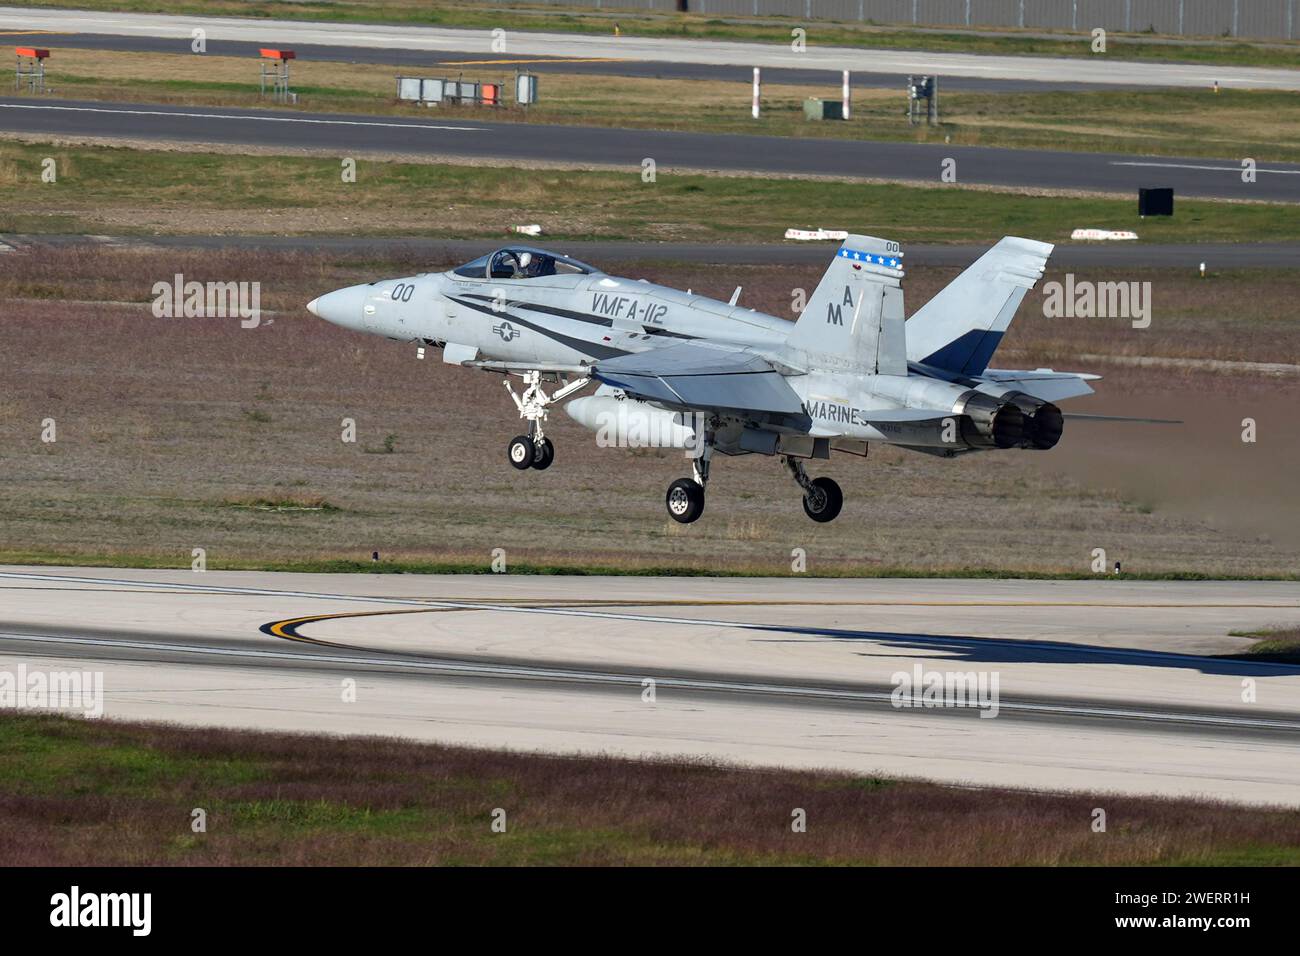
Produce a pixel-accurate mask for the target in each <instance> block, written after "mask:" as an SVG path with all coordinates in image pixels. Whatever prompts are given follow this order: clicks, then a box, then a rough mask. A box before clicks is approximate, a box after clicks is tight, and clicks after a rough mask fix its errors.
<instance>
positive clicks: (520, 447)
mask: <svg viewBox="0 0 1300 956" xmlns="http://www.w3.org/2000/svg"><path fill="white" fill-rule="evenodd" d="M520 377H521V378H522V379H523V380H524V382H525V383H526V384H527V386H528V387H527V388H525V389H524V393H523V394H522V395H518V394H516V393H515V390H514V388H513V387H511V385H510V379H506V380H505V386H506V391H507V392H509V393H510V397H511V398H513V399H514V400H515V405H516V406H517V407H518V408H519V417H520V418H523V419H526V420H527V421H528V434H527V435H516V436H515V437H514V438H512V439H510V444H509V445H508V446H507V448H506V457H507V458H508V459H509V461H510V464H511V465H513V466H514V467H516V468H518V469H519V470H520V471H524V470H526V469H528V468H536V469H537V470H538V471H545V470H546V469H547V468H550V467H551V462H553V461H555V445H554V443H553V442H552V441H551V440H550V439H549V438H547V437H546V435H545V434H544V433H543V431H542V422H544V421H546V406H547V405H550V404H552V403H554V402H558V401H560V399H562V398H567V397H568V396H570V395H572V394H573V393H574V392H576V391H577V390H578V389H580V388H582V386H584V385H586V384H587V382H589V381H590V379H586V378H580V379H577V380H575V381H572V382H570V383H569V384H568V385H565V386H564V387H562V388H560V389H559V390H558V391H557V392H556V393H555V394H554V395H547V394H546V392H545V391H544V390H543V389H542V373H541V372H524V373H523V374H522V375H521V376H520Z"/></svg>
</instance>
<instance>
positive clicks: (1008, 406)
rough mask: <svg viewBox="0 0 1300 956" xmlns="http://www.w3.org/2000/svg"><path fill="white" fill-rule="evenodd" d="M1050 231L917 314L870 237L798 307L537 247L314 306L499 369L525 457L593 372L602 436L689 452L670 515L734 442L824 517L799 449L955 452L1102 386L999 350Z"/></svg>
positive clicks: (1046, 435)
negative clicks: (774, 305)
mask: <svg viewBox="0 0 1300 956" xmlns="http://www.w3.org/2000/svg"><path fill="white" fill-rule="evenodd" d="M1052 248H1053V247H1052V246H1051V245H1050V244H1048V243H1043V242H1035V241H1033V240H1030V239H1018V238H1014V237H1007V238H1005V239H1003V240H1001V241H1000V242H998V243H997V245H995V246H994V247H993V248H992V249H990V250H989V251H988V252H986V253H985V254H984V255H983V256H981V257H980V258H979V260H977V261H976V262H975V263H974V264H973V265H972V266H970V268H968V269H967V270H966V271H964V272H963V273H961V275H959V276H958V277H957V278H956V279H955V280H953V282H952V283H951V284H950V285H948V286H947V287H946V288H944V289H943V290H942V291H940V292H939V294H938V295H937V296H935V297H934V298H933V299H931V300H930V301H929V302H927V303H926V304H925V306H924V307H922V308H921V309H919V310H918V311H917V312H916V313H915V314H914V315H912V317H911V318H910V319H905V317H904V310H903V289H902V279H903V276H904V272H903V256H904V253H903V251H902V250H901V249H900V248H899V245H898V243H896V242H891V241H889V240H885V239H877V238H874V237H871V236H859V235H851V236H849V237H848V238H847V239H846V240H845V241H844V243H843V244H842V245H841V246H840V247H839V249H838V250H837V251H836V253H835V256H834V258H833V259H832V260H831V263H830V266H829V268H828V269H827V270H826V273H825V275H824V276H823V277H822V279H821V282H820V283H819V284H818V286H817V288H816V290H815V291H814V292H813V294H812V296H811V297H810V298H809V299H808V301H807V304H806V306H805V307H804V309H803V311H802V313H801V314H800V315H799V318H798V320H797V321H795V322H793V323H792V322H789V321H788V320H786V319H783V318H780V317H779V316H775V315H766V314H764V313H762V312H758V311H755V310H753V309H748V308H745V307H743V306H741V305H740V304H739V297H740V293H741V290H740V289H737V290H736V293H735V294H734V295H733V296H732V297H731V300H730V301H728V302H722V301H719V300H715V299H710V298H707V297H705V296H701V295H694V294H692V293H691V291H690V290H687V291H685V292H682V291H679V290H677V289H671V288H668V287H665V286H660V285H655V284H653V283H650V282H647V281H645V280H644V279H641V280H634V279H627V278H619V277H617V276H610V275H606V274H605V273H603V272H601V271H600V270H599V269H596V268H594V267H593V266H590V265H587V264H586V263H583V262H579V261H578V260H576V259H573V258H570V257H569V256H565V255H561V254H558V253H555V252H548V251H546V250H544V249H537V248H532V247H526V246H510V247H507V248H503V249H499V250H497V251H496V252H493V253H490V254H488V255H485V256H482V257H480V258H478V259H475V260H474V261H472V262H469V263H466V264H465V265H463V266H460V267H459V268H456V269H452V270H450V271H448V272H443V273H426V274H420V275H416V276H409V277H406V278H400V279H387V280H383V281H378V282H371V283H368V284H365V285H356V286H351V287H349V288H346V289H339V290H338V291H335V292H330V293H328V294H326V295H322V296H321V297H319V298H317V299H313V300H312V301H311V302H310V303H308V305H307V308H308V309H309V310H310V311H311V312H312V313H313V314H315V315H317V316H319V317H320V318H322V319H326V320H328V321H330V322H333V323H335V324H337V325H341V326H344V327H346V328H350V329H356V330H358V331H364V332H372V333H375V334H377V335H382V336H386V337H388V338H391V339H396V340H399V341H403V342H415V343H419V344H420V346H421V347H433V348H440V349H441V350H442V357H443V360H444V361H445V362H448V363H450V364H452V365H459V366H463V367H466V368H476V369H486V370H488V371H492V372H496V373H504V374H505V376H506V378H505V387H506V390H507V391H508V392H509V393H510V396H511V397H512V398H513V400H514V403H515V405H516V407H517V409H518V412H519V417H520V418H521V419H523V420H524V421H526V422H527V433H526V434H522V435H519V436H517V437H515V438H514V439H512V440H511V441H510V443H509V445H508V447H507V459H508V460H509V462H510V464H511V465H512V466H514V467H515V468H519V469H529V468H532V469H539V470H541V469H546V468H549V467H550V466H551V464H552V462H553V461H554V460H555V447H554V444H553V443H552V441H551V439H550V438H548V437H547V436H546V433H545V423H546V420H547V415H548V411H549V409H550V407H551V406H553V405H555V404H556V403H557V402H560V401H562V400H564V399H565V398H568V397H569V396H572V395H574V394H575V393H576V392H578V391H579V390H580V389H582V388H583V387H585V386H587V385H588V384H590V383H592V382H593V381H594V382H595V383H597V385H598V387H597V388H596V389H595V392H594V394H592V395H588V396H585V397H582V398H576V399H574V400H573V401H570V402H569V403H568V405H567V406H566V411H567V412H568V413H569V414H570V415H571V416H572V417H573V418H574V419H575V420H576V421H578V422H580V423H581V424H583V425H584V426H586V427H588V428H591V429H593V430H595V431H596V432H597V437H598V441H600V443H601V444H609V445H617V446H629V445H632V446H634V445H637V444H642V445H647V444H648V445H657V446H661V447H677V448H682V449H686V450H687V452H688V456H687V457H689V459H690V462H691V475H690V477H683V478H680V479H678V480H676V481H674V482H673V483H672V484H671V485H670V486H669V487H668V491H667V494H666V495H665V505H666V507H667V509H668V514H669V515H671V516H672V518H673V519H674V520H676V521H679V522H682V523H689V522H692V521H695V520H696V519H698V518H699V517H700V515H701V514H702V513H703V511H704V501H705V488H706V487H707V486H708V482H709V476H710V465H711V463H712V461H713V458H714V456H715V454H719V453H720V454H722V455H727V456H731V455H750V454H754V455H768V456H772V457H776V458H779V459H780V460H781V461H782V462H783V464H784V465H785V467H786V469H787V470H788V471H789V473H790V475H791V477H792V478H793V479H794V481H795V483H796V484H797V485H798V487H799V489H800V491H801V492H802V498H803V508H804V512H805V513H806V514H807V515H808V517H810V518H811V519H813V520H814V521H818V522H825V521H831V520H833V519H834V518H835V517H836V516H837V515H838V514H839V513H840V509H841V507H842V505H843V502H844V496H843V493H842V492H841V490H840V486H839V485H838V484H837V483H836V482H835V481H834V480H833V479H832V478H829V477H825V476H822V477H817V478H811V477H809V475H808V473H807V469H806V466H805V463H806V462H808V461H809V460H815V459H823V460H824V459H829V458H830V457H831V453H832V452H840V453H842V454H847V455H855V456H858V457H865V456H866V454H867V450H868V448H869V447H870V445H871V443H873V442H883V443H887V444H892V445H899V446H901V447H903V448H908V449H912V450H915V451H918V452H924V453H926V454H931V455H938V456H940V457H944V458H953V457H956V456H957V455H964V454H969V453H972V452H977V451H989V450H997V449H1012V448H1018V449H1032V450H1046V449H1049V448H1052V447H1053V446H1054V445H1056V443H1057V442H1058V441H1060V439H1061V434H1062V428H1063V424H1064V416H1063V415H1062V413H1061V411H1060V409H1059V408H1058V407H1057V405H1056V402H1059V401H1062V400H1064V399H1067V398H1073V397H1076V396H1081V395H1087V394H1090V393H1091V392H1092V388H1091V386H1089V384H1088V382H1089V381H1091V380H1093V379H1096V378H1098V377H1099V376H1096V375H1090V374H1086V373H1075V372H1056V371H1053V370H1051V369H1034V370H1025V371H1007V370H996V369H990V368H988V363H989V361H990V360H991V359H992V357H993V354H994V351H995V350H996V349H997V347H998V343H999V342H1000V341H1001V339H1002V336H1003V334H1004V333H1005V332H1006V330H1007V328H1008V327H1009V325H1010V323H1011V319H1012V317H1013V316H1014V315H1015V312H1016V309H1017V307H1018V306H1019V305H1020V303H1021V300H1022V299H1023V298H1024V296H1025V294H1026V292H1027V291H1028V290H1029V289H1031V288H1033V286H1034V284H1035V283H1036V282H1037V281H1038V280H1039V279H1040V278H1041V277H1042V275H1043V270H1044V268H1045V266H1046V263H1047V258H1048V256H1049V255H1050V254H1051V252H1052ZM511 376H514V377H517V378H519V379H520V380H521V382H522V384H521V386H520V388H519V389H516V388H515V386H514V385H512V383H511ZM552 386H554V388H553V389H552ZM547 389H552V390H551V391H549V392H548V391H547Z"/></svg>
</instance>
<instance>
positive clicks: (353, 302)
mask: <svg viewBox="0 0 1300 956" xmlns="http://www.w3.org/2000/svg"><path fill="white" fill-rule="evenodd" d="M369 289H370V287H369V286H366V285H353V286H348V287H347V288H346V289H336V290H335V291H333V292H326V293H325V294H324V295H322V296H317V297H316V298H314V299H312V300H311V301H310V302H308V303H307V311H308V312H310V313H311V314H312V315H314V316H317V317H318V318H322V319H324V320H325V321H327V322H333V323H334V324H335V325H341V326H343V327H344V328H347V329H359V328H361V327H362V310H363V309H364V308H365V304H366V294H367V292H368V291H369Z"/></svg>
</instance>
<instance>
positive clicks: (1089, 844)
mask: <svg viewBox="0 0 1300 956" xmlns="http://www.w3.org/2000/svg"><path fill="white" fill-rule="evenodd" d="M0 739H3V740H4V741H5V743H6V746H5V747H4V748H0V767H3V769H4V773H3V775H0V865H25V866H71V865H84V864H87V863H93V864H96V865H107V866H115V865H156V864H167V865H177V864H182V865H217V866H222V865H237V864H250V863H251V864H261V865H278V866H296V865H333V866H339V865H344V866H347V865H351V866H356V865H361V866H371V865H394V864H396V865H429V864H443V865H445V864H510V865H517V864H578V865H614V864H641V865H645V864H670V865H696V864H753V863H765V864H772V863H783V864H789V863H795V864H798V863H832V864H856V865H861V864H873V865H884V866H911V865H919V866H967V865H990V864H993V865H1001V866H1021V865H1031V866H1042V865H1139V864H1157V863H1163V864H1170V863H1177V864H1213V863H1223V862H1250V863H1280V862H1295V861H1296V859H1297V857H1300V814H1297V813H1296V812H1295V811H1293V810H1291V811H1287V810H1271V809H1261V808H1248V807H1232V808H1231V810H1230V812H1229V810H1228V809H1227V808H1225V807H1224V806H1223V805H1220V804H1216V803H1212V802H1206V801H1192V800H1165V799H1157V798H1142V797H1128V796H1115V795H1100V794H1073V795H1061V794H1050V793H1029V792H1024V791H1012V790H969V789H960V788H955V787H944V786H939V785H934V784H927V783H913V782H897V781H888V780H880V779H874V778H864V777H853V776H849V775H846V774H839V773H830V772H795V771H757V770H744V769H737V768H731V767H726V766H719V765H711V764H707V763H699V762H685V761H654V762H637V761H633V760H626V759H614V758H601V757H559V756H547V755H540V754H512V753H503V752H499V751H487V750H473V749H467V748H457V747H446V746H440V745H433V744H421V743H411V742H404V741H399V740H392V739H383V738H342V739H340V738H331V737H315V736H307V735H289V734H271V733H253V732H246V731H233V730H218V729H208V728H202V729H199V728H196V729H188V728H179V727H174V726H160V725H145V724H124V723H111V722H108V721H90V722H86V721H72V720H67V719H61V718H52V717H33V716H19V717H14V716H5V717H3V718H0ZM1098 806H1100V807H1104V808H1105V809H1106V811H1107V817H1108V830H1107V832H1106V833H1100V834H1099V833H1094V832H1092V829H1091V826H1090V824H1091V822H1092V818H1093V809H1094V808H1095V807H1098ZM194 807H203V808H204V809H205V810H207V813H208V818H207V824H208V828H207V832H206V833H205V834H199V835H196V834H194V833H192V832H191V831H190V827H189V822H190V819H191V817H190V812H191V810H192V809H193V808H194ZM496 808H501V809H504V810H505V811H506V820H507V831H506V833H504V834H494V833H492V831H491V829H490V823H491V819H492V812H493V810H494V809H496ZM795 808H801V809H803V810H804V811H805V812H806V819H807V822H808V825H807V832H805V833H794V832H792V830H791V826H790V823H791V819H792V817H791V814H792V811H793V810H794V809H795Z"/></svg>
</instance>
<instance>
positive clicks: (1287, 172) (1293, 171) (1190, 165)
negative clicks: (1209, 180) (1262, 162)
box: [1111, 159, 1300, 176]
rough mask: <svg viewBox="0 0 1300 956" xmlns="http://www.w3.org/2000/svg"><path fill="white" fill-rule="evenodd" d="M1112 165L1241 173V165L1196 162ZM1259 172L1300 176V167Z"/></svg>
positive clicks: (1121, 162) (1118, 161)
mask: <svg viewBox="0 0 1300 956" xmlns="http://www.w3.org/2000/svg"><path fill="white" fill-rule="evenodd" d="M1111 165H1112V166H1153V167H1155V168H1157V169H1201V170H1207V171H1209V172H1213V173H1239V172H1241V167H1240V166H1198V165H1197V164H1195V163H1153V162H1140V161H1137V160H1122V159H1116V160H1112V161H1111ZM1255 172H1257V173H1277V174H1278V175H1279V176H1300V169H1264V168H1263V167H1262V166H1261V167H1259V168H1258V169H1256V170H1255Z"/></svg>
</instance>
